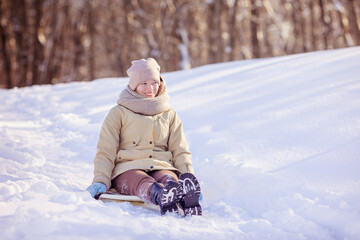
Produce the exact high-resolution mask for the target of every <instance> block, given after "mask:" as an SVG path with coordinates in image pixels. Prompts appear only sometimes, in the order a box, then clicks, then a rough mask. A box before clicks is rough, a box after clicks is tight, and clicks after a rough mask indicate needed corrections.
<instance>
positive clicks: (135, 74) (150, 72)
mask: <svg viewBox="0 0 360 240" xmlns="http://www.w3.org/2000/svg"><path fill="white" fill-rule="evenodd" d="M131 64H132V65H131V67H130V68H129V69H128V70H127V74H128V75H129V78H130V79H129V86H130V88H131V89H132V90H135V89H136V87H137V86H138V85H139V84H140V83H142V82H143V81H146V80H155V81H158V82H159V84H160V66H159V64H158V63H157V62H156V60H155V59H153V58H148V59H146V60H145V59H140V60H135V61H132V62H131Z"/></svg>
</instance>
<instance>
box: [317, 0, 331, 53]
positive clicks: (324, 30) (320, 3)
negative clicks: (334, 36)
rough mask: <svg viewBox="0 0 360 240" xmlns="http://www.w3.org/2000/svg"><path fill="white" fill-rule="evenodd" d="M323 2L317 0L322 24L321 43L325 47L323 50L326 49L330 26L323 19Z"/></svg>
mask: <svg viewBox="0 0 360 240" xmlns="http://www.w3.org/2000/svg"><path fill="white" fill-rule="evenodd" d="M324 1H325V0H319V5H320V9H321V20H322V23H323V29H322V31H321V32H322V33H323V36H324V39H323V43H324V45H325V47H324V49H328V38H329V32H330V25H329V23H328V21H327V20H326V18H325V6H324Z"/></svg>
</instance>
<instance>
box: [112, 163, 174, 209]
mask: <svg viewBox="0 0 360 240" xmlns="http://www.w3.org/2000/svg"><path fill="white" fill-rule="evenodd" d="M168 181H174V182H178V181H179V179H178V176H177V175H176V173H175V172H173V171H170V170H156V171H152V172H148V173H146V172H145V171H143V170H138V169H133V170H129V171H126V172H124V173H122V174H120V175H119V176H117V177H116V178H115V179H114V180H113V181H112V186H113V187H114V188H115V189H116V190H117V191H118V192H119V193H121V194H124V195H136V196H138V197H139V198H141V199H142V200H143V201H144V202H147V203H152V202H151V200H150V188H151V185H152V184H153V183H154V182H158V183H160V185H165V184H166V183H167V182H168Z"/></svg>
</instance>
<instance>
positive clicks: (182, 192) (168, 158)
mask: <svg viewBox="0 0 360 240" xmlns="http://www.w3.org/2000/svg"><path fill="white" fill-rule="evenodd" d="M127 73H128V75H129V84H128V86H127V88H126V89H124V90H123V91H122V92H121V94H120V96H119V100H118V101H117V106H115V107H113V108H112V109H111V110H110V112H109V113H108V115H107V117H106V119H105V120H104V123H103V126H102V129H101V132H100V136H99V141H98V145H97V153H96V156H95V160H94V179H93V183H92V184H91V185H90V186H89V187H88V188H87V190H88V191H89V192H90V194H91V196H92V197H95V196H96V195H97V194H101V193H103V192H105V191H106V190H108V189H109V188H111V187H113V188H115V189H116V190H117V191H118V192H119V193H121V194H125V195H136V196H138V197H140V198H141V199H142V200H143V201H144V202H148V203H153V204H156V205H160V210H161V214H165V213H166V212H173V211H175V212H178V213H180V214H181V215H183V216H184V215H201V214H202V211H201V206H200V204H199V197H200V185H199V182H198V181H197V179H196V178H195V176H194V169H193V166H192V161H191V153H190V151H189V149H188V145H187V142H186V139H185V135H184V132H183V129H182V123H181V121H180V119H179V117H178V116H177V114H176V112H175V111H174V110H173V109H171V108H170V105H169V95H168V94H167V92H166V85H165V82H164V80H163V79H162V78H161V76H160V66H159V65H158V63H157V62H156V61H155V59H153V58H148V59H146V60H145V59H141V60H137V61H133V62H132V66H131V67H130V68H129V69H128V70H127Z"/></svg>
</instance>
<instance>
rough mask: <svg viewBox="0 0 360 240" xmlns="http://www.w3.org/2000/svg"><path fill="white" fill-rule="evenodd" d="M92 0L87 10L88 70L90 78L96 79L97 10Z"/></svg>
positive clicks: (88, 3) (88, 2)
mask: <svg viewBox="0 0 360 240" xmlns="http://www.w3.org/2000/svg"><path fill="white" fill-rule="evenodd" d="M91 4H92V2H91V1H89V0H88V1H87V10H88V29H89V41H90V46H89V65H88V71H89V78H88V79H89V80H90V81H91V80H94V79H95V72H96V70H95V35H96V29H95V21H94V19H95V11H94V9H93V6H92V5H91Z"/></svg>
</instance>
